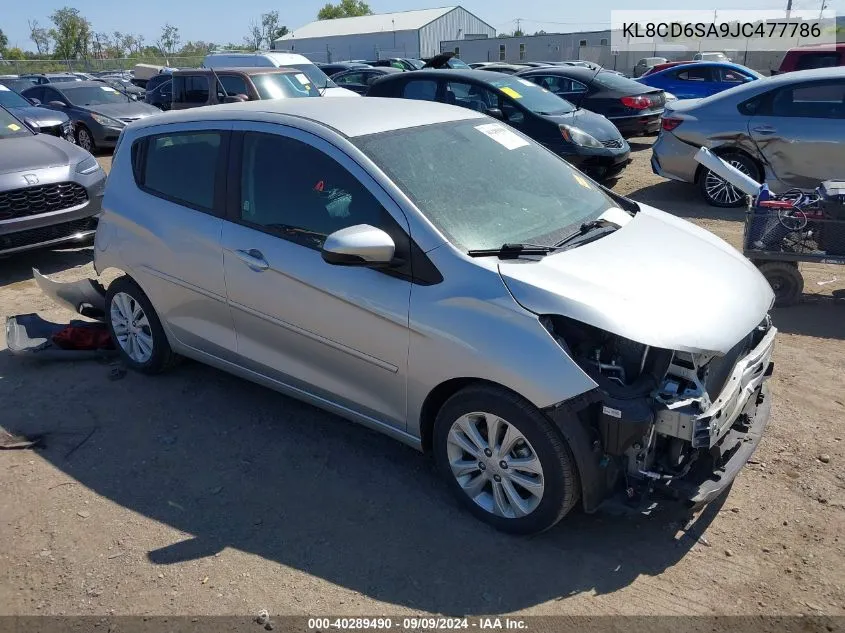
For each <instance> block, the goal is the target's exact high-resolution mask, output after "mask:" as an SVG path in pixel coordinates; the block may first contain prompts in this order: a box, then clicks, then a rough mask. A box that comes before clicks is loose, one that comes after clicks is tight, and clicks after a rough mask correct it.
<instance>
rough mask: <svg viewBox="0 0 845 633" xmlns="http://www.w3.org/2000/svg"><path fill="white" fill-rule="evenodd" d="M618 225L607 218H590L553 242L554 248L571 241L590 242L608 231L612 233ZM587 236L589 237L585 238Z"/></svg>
mask: <svg viewBox="0 0 845 633" xmlns="http://www.w3.org/2000/svg"><path fill="white" fill-rule="evenodd" d="M618 228H619V227H618V226H617V225H616V224H613V222H610V221H608V220H590V221H589V222H584V223H583V224H582V225H581V226H580V227H578V230H577V231H575V232H574V233H571V234H569V235H567V236H566V237H565V238H563V239H562V240H561V241H559V242H558V243H557V244H555V248H560V247H562V246H566V245H567V244H570V245H571V244H573V243H586V242H592V241H593V240H597V239H598V238H600V237H602V236H603V235H606V234H608V233H613V231H615V230H616V229H618ZM588 237H589V239H587V238H588Z"/></svg>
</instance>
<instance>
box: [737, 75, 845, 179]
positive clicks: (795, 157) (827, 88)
mask: <svg viewBox="0 0 845 633" xmlns="http://www.w3.org/2000/svg"><path fill="white" fill-rule="evenodd" d="M748 106H750V107H752V108H753V109H754V112H753V114H752V116H751V118H750V119H749V122H748V133H749V135H750V136H751V138H752V140H753V141H754V143H755V144H756V146H757V148H758V150H759V152H760V154H761V155H762V156H763V157H764V158H765V160H766V161H767V162H768V163H769V165H770V166H771V169H772V171H773V172H774V174H775V176H776V177H777V179H778V180H780V181H781V182H782V183H784V184H785V185H787V186H789V187H802V188H815V187H817V186H818V184H819V183H820V182H821V181H823V180H827V179H830V178H842V175H843V174H842V172H843V165H845V80H842V79H830V80H826V81H815V82H802V83H795V84H792V85H789V86H784V87H782V88H779V89H777V90H773V91H772V92H769V93H767V94H766V95H764V96H763V97H761V99H760V100H759V102H757V103H756V104H755V103H752V104H747V105H746V107H748Z"/></svg>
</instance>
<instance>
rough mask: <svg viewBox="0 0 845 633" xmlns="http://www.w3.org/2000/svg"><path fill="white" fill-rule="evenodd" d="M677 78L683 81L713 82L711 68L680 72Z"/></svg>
mask: <svg viewBox="0 0 845 633" xmlns="http://www.w3.org/2000/svg"><path fill="white" fill-rule="evenodd" d="M676 77H677V78H678V79H680V80H681V81H711V77H710V69H709V68H690V69H688V70H679V71H678V73H677V75H676Z"/></svg>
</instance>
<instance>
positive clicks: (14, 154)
mask: <svg viewBox="0 0 845 633" xmlns="http://www.w3.org/2000/svg"><path fill="white" fill-rule="evenodd" d="M87 156H90V154H89V153H88V152H86V151H85V150H84V149H81V148H79V147H77V146H76V145H72V144H71V143H68V142H67V141H65V140H63V139H60V138H56V137H55V136H50V135H48V134H35V135H33V136H17V137H14V138H6V139H3V140H0V174H9V173H14V172H16V171H24V172H34V171H38V170H39V169H44V168H45V167H59V166H62V165H68V164H76V163H78V162H79V161H81V160H82V159H84V158H85V157H87Z"/></svg>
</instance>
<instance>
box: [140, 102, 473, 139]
mask: <svg viewBox="0 0 845 633" xmlns="http://www.w3.org/2000/svg"><path fill="white" fill-rule="evenodd" d="M268 115H269V118H270V119H271V120H272V118H273V115H278V116H279V122H280V123H281V122H283V121H284V122H285V123H287V122H288V121H289V119H288V120H287V121H285V120H284V119H283V118H282V117H284V116H287V117H298V118H301V119H304V120H308V121H312V122H315V123H319V124H321V125H324V126H326V127H329V128H332V129H334V130H336V131H337V132H339V133H340V134H343V135H344V136H347V137H356V136H365V135H368V134H378V133H381V132H390V131H393V130H403V129H406V128H412V127H419V126H423V125H432V124H435V123H446V122H450V121H466V120H472V119H479V120H482V121H483V120H484V119H486V118H487V117H486V116H484V115H483V114H480V113H479V112H475V111H474V110H470V109H468V108H459V107H457V106H450V105H446V104H443V103H435V102H431V101H415V100H410V99H386V98H379V97H362V98H360V99H342V98H339V97H311V98H304V99H267V100H263V101H247V102H245V103H231V104H222V105H214V106H205V107H200V108H190V109H188V110H178V111H172V112H166V113H162V114H157V115H156V116H153V117H147V118H145V119H141V121H139V122H137V123H134V124H133V125H132V127H133V129H139V128H146V127H154V126H157V125H161V124H165V123H188V122H196V121H215V120H217V121H219V120H221V119H224V120H235V121H266V120H267V119H268Z"/></svg>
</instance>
